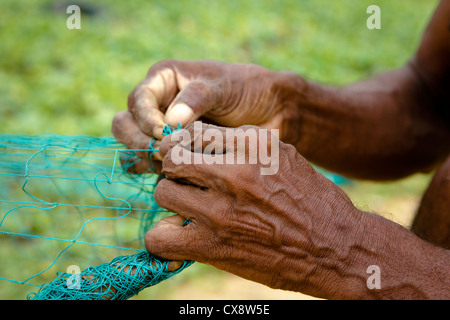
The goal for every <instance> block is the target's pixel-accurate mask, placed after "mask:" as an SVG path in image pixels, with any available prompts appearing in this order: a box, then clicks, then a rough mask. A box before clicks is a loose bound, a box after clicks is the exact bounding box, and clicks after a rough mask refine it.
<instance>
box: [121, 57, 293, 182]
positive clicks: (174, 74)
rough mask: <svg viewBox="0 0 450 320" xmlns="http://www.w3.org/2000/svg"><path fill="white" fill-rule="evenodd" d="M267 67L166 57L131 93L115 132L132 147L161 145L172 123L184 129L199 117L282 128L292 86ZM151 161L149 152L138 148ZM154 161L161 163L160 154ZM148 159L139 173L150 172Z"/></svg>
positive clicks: (229, 123) (232, 124) (138, 168)
mask: <svg viewBox="0 0 450 320" xmlns="http://www.w3.org/2000/svg"><path fill="white" fill-rule="evenodd" d="M282 74H283V73H279V72H273V71H270V70H267V69H265V68H263V67H261V66H257V65H251V64H241V65H237V64H227V63H223V62H218V61H179V60H165V61H162V62H159V63H157V64H155V65H154V66H152V67H151V68H150V70H149V72H148V74H147V77H146V78H145V80H144V81H142V82H141V83H140V84H138V85H137V87H136V88H135V89H134V90H133V91H132V92H131V93H130V95H129V97H128V110H127V111H123V112H120V113H118V114H117V115H116V116H115V117H114V121H113V128H112V132H113V135H114V136H115V138H116V139H117V141H119V142H121V143H124V144H126V145H127V146H128V147H129V148H131V149H148V146H149V142H150V141H151V140H152V139H153V138H156V139H157V141H156V142H155V144H154V147H155V148H156V149H157V148H158V146H159V143H160V140H161V139H162V138H163V135H162V133H163V128H164V126H165V125H166V124H169V125H171V126H173V127H176V126H177V125H178V124H179V123H181V125H182V126H183V127H184V126H186V125H187V124H189V123H192V122H194V121H195V120H198V119H201V120H203V121H205V120H206V122H210V123H215V124H218V125H222V126H228V127H237V126H241V125H256V126H260V127H263V128H267V129H280V130H281V124H282V122H283V117H284V115H283V114H284V112H283V110H284V109H285V107H286V105H288V104H289V90H286V89H283V87H282V86H281V85H280V84H279V82H278V80H277V79H279V75H282ZM136 153H137V155H138V156H139V157H141V158H144V159H146V154H145V152H140V153H139V152H136ZM153 160H157V161H160V160H161V157H160V155H159V154H158V153H155V154H153ZM148 168H149V164H148V162H147V161H144V162H142V161H141V162H139V163H138V164H136V165H135V166H134V168H133V171H134V172H137V173H139V172H145V171H147V170H148Z"/></svg>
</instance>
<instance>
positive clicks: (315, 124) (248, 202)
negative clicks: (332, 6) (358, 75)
mask: <svg viewBox="0 0 450 320" xmlns="http://www.w3.org/2000/svg"><path fill="white" fill-rule="evenodd" d="M449 26H450V1H449V0H442V1H441V3H440V4H439V6H438V8H437V9H436V12H435V14H434V15H433V17H432V19H431V21H430V24H429V26H428V28H427V30H426V31H425V33H424V36H423V40H422V43H421V44H420V46H419V48H418V50H417V52H416V54H415V55H414V56H413V57H412V58H411V60H410V61H409V62H408V63H407V64H406V65H405V66H403V67H401V68H399V69H396V70H392V71H388V72H385V73H382V74H379V75H376V76H374V77H373V78H370V79H367V80H365V81H361V82H357V83H354V84H349V85H347V86H344V87H341V88H336V87H330V86H324V85H322V84H318V83H313V82H310V81H308V80H306V79H304V78H303V77H301V76H298V75H296V74H293V73H290V72H274V71H270V70H267V69H265V68H262V67H259V66H255V65H230V64H226V63H222V62H216V61H178V60H167V61H162V62H160V63H158V64H156V65H154V66H153V67H151V68H150V70H149V73H148V75H147V78H146V79H145V80H144V81H143V82H142V83H141V84H139V85H138V86H137V87H136V89H135V90H134V91H133V92H132V93H131V94H130V96H129V100H128V110H127V111H124V112H121V113H119V114H118V115H117V116H116V117H115V118H114V121H113V134H114V136H115V137H116V138H117V140H118V141H121V142H123V143H125V144H127V145H128V146H129V147H130V148H133V149H136V148H138V149H140V148H143V149H145V148H147V147H148V143H149V141H150V140H151V139H152V138H153V137H155V138H157V139H158V141H157V143H156V144H155V147H159V148H160V152H159V153H156V154H154V158H153V160H154V161H155V163H156V164H157V169H156V170H157V171H158V172H162V173H164V174H165V176H166V179H163V180H161V181H160V182H159V184H158V185H157V188H156V190H155V199H156V201H157V202H158V203H159V204H160V205H161V206H162V207H164V208H167V209H168V210H170V211H172V212H174V213H176V215H174V216H172V217H169V218H166V219H163V220H161V221H160V222H158V223H157V225H156V226H155V227H154V228H153V229H152V230H150V231H149V232H148V233H147V235H146V245H147V249H148V250H149V251H150V252H151V253H153V254H155V255H158V256H160V257H163V258H166V259H169V260H174V261H176V260H184V259H189V260H195V261H199V262H203V263H208V264H211V265H213V266H215V267H217V268H220V269H223V270H226V271H229V272H232V273H234V274H237V275H239V276H241V277H244V278H247V279H251V280H253V281H257V282H260V283H263V284H265V285H268V286H271V287H274V288H282V289H287V290H293V291H299V292H303V293H306V294H310V295H314V296H317V297H322V298H330V299H333V298H337V299H342V298H344V299H358V298H364V299H366V298H391V299H411V298H432V299H436V298H444V299H448V298H450V290H449V288H450V279H449V277H448V272H449V271H450V270H449V269H450V267H449V266H450V252H449V251H448V250H447V249H446V248H449V246H450V243H449V239H450V236H449V235H450V197H449V196H448V192H449V190H450V189H449V181H450V111H449V109H450V94H449V92H450V90H449V88H450V59H448V57H449V56H450V27H449ZM198 119H199V120H202V121H205V122H208V123H213V124H216V125H219V126H220V127H214V128H216V129H218V130H225V127H239V126H242V125H254V126H257V128H275V129H279V139H280V140H276V142H274V140H270V139H269V140H268V141H271V142H270V143H269V142H267V141H266V140H265V141H261V140H258V142H257V144H258V147H260V145H261V144H267V143H269V144H272V143H278V144H279V161H280V162H279V171H278V172H277V173H276V174H274V175H267V176H263V175H261V174H260V168H261V167H262V166H263V165H262V164H261V163H257V164H245V165H237V164H221V165H219V164H206V163H202V164H195V165H194V164H183V163H182V164H175V163H174V161H173V160H174V159H173V150H174V148H175V146H176V145H177V143H175V142H174V141H173V139H172V138H171V137H173V135H169V136H167V137H165V138H164V139H163V136H162V128H163V126H164V125H165V124H166V123H169V124H171V125H172V126H176V125H177V124H178V123H181V124H182V125H183V127H184V128H186V129H187V130H191V131H192V130H193V129H192V122H194V121H195V120H198ZM207 128H212V127H208V125H206V124H204V126H203V129H204V130H206V129H207ZM249 128H253V129H254V128H255V127H248V126H244V127H242V129H244V130H248V129H249ZM258 130H262V129H258ZM161 140H162V141H161ZM207 145H208V144H207V143H204V144H203V145H202V148H201V149H202V150H204V149H205V148H206V147H207ZM234 147H236V146H233V148H234ZM269 147H271V145H269ZM186 148H188V147H186ZM229 148H232V147H231V146H230V147H227V149H225V150H222V152H224V153H225V154H226V153H227V152H231V149H229ZM202 150H199V149H195V150H194V149H190V150H189V152H190V155H191V156H194V153H199V152H201V151H202ZM138 155H139V156H141V157H142V158H144V159H146V158H145V154H144V153H143V154H138ZM216 156H223V155H221V153H218V154H216ZM309 162H314V163H316V164H318V165H321V166H323V167H325V168H327V169H329V170H332V171H335V172H338V173H340V174H343V175H345V176H348V177H352V178H356V179H370V180H379V181H387V180H394V179H400V178H403V177H406V176H409V175H411V174H413V173H417V172H429V171H432V170H435V171H436V174H435V178H434V179H433V180H432V182H431V184H430V186H429V189H428V190H427V192H426V193H425V195H424V198H423V201H422V204H421V206H420V209H419V213H418V215H417V217H416V219H415V221H414V225H413V228H412V231H413V232H412V231H410V230H407V229H406V228H403V227H401V226H400V225H397V224H395V223H393V222H391V221H389V220H386V219H384V218H382V217H379V216H377V215H374V214H371V213H367V212H362V211H360V210H358V209H357V208H355V207H354V206H353V205H352V203H351V201H350V200H349V199H348V197H347V196H346V195H345V194H344V193H343V192H342V191H341V190H340V189H339V188H338V187H337V186H336V185H334V184H333V183H331V182H330V181H328V180H327V179H325V178H324V177H323V176H322V175H320V174H319V173H317V172H316V171H315V170H314V169H313V168H312V167H311V166H310V165H309ZM148 169H149V164H148V162H147V161H141V162H139V163H138V164H137V165H136V166H135V168H133V170H134V171H135V172H146V171H147V170H148ZM186 219H188V220H190V221H191V223H190V224H189V225H187V226H183V222H184V221H185V220H186ZM417 235H419V236H420V237H419V236H417ZM370 265H377V266H379V267H380V269H381V272H382V274H381V281H382V287H381V288H380V289H369V288H368V287H367V285H366V280H367V278H368V277H369V275H368V274H367V272H366V270H367V268H368V266H370Z"/></svg>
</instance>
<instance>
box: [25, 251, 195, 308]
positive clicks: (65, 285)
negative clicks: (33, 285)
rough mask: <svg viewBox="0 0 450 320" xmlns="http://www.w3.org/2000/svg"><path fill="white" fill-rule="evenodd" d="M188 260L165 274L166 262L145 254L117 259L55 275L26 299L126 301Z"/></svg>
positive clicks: (178, 270)
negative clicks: (70, 272) (80, 270)
mask: <svg viewBox="0 0 450 320" xmlns="http://www.w3.org/2000/svg"><path fill="white" fill-rule="evenodd" d="M192 263H193V262H192V261H185V262H184V263H183V265H182V266H181V267H180V268H179V269H177V270H174V271H168V270H167V268H168V265H169V262H168V261H162V260H159V259H157V258H156V257H154V256H151V255H150V254H149V253H148V252H147V251H141V252H139V253H137V254H134V255H129V256H121V257H117V258H115V259H113V260H112V261H111V262H110V263H105V264H102V265H99V266H96V267H89V268H88V269H86V270H84V271H83V272H81V273H74V274H69V273H59V275H58V277H57V278H56V279H55V280H54V281H53V282H51V283H50V284H48V285H44V286H42V288H41V290H40V291H39V292H38V293H37V294H33V293H32V294H30V295H29V296H28V299H30V300H126V299H129V298H131V297H133V296H135V295H136V294H138V293H139V292H140V291H141V290H143V289H145V288H148V287H150V286H153V285H156V284H158V283H160V282H161V281H164V280H167V279H169V278H170V277H172V276H174V275H176V274H177V273H179V272H181V271H182V270H184V269H185V268H187V267H188V266H190V265H191V264H192Z"/></svg>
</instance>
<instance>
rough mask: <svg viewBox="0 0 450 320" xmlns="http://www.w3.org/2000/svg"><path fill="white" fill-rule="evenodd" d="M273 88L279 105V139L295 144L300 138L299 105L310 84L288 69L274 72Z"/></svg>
mask: <svg viewBox="0 0 450 320" xmlns="http://www.w3.org/2000/svg"><path fill="white" fill-rule="evenodd" d="M273 79H274V89H273V91H274V92H275V94H276V96H277V101H278V103H279V105H280V107H281V110H280V115H281V119H282V120H281V128H280V140H282V141H283V142H285V143H289V144H292V145H294V146H295V145H297V144H298V141H299V138H300V131H299V123H300V122H301V117H302V110H301V106H302V105H304V104H305V101H306V100H307V97H306V92H307V91H308V87H309V86H310V84H309V83H308V81H307V80H306V79H304V78H302V77H301V76H299V75H298V74H296V73H293V72H290V71H279V72H274V75H273Z"/></svg>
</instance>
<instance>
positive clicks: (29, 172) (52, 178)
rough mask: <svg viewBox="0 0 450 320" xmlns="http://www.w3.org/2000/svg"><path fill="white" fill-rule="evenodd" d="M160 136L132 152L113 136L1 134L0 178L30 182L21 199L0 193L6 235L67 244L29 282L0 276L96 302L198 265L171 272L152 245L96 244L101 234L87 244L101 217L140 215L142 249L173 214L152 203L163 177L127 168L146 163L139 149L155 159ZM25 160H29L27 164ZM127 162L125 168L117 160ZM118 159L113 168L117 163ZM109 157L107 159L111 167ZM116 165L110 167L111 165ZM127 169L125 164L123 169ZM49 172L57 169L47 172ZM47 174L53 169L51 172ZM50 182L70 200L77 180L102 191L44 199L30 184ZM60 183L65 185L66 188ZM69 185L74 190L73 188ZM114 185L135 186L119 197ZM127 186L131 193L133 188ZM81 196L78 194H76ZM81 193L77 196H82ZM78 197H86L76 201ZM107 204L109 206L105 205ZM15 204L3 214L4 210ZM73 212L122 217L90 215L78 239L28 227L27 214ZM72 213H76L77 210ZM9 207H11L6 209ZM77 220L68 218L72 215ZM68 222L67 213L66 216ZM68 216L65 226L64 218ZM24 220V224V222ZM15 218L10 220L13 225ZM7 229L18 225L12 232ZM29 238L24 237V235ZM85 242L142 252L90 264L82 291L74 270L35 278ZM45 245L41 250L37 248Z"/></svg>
mask: <svg viewBox="0 0 450 320" xmlns="http://www.w3.org/2000/svg"><path fill="white" fill-rule="evenodd" d="M179 129H181V126H180V125H179V126H178V127H177V128H172V127H169V126H166V127H165V128H164V132H163V134H165V135H167V134H170V133H172V132H173V131H174V130H179ZM154 142H155V140H154V139H153V140H151V141H150V143H149V148H148V149H142V150H129V149H126V147H124V146H123V145H121V144H119V143H117V142H116V141H115V140H114V139H113V138H98V137H90V136H55V135H37V136H27V135H8V134H1V135H0V179H5V180H6V181H7V182H9V181H10V180H11V181H12V180H13V179H16V180H17V179H18V180H20V179H23V184H22V186H21V190H22V192H23V195H25V196H26V198H27V199H18V200H14V199H11V198H10V197H8V195H7V194H6V195H3V194H2V193H0V204H1V205H2V207H1V208H0V214H2V215H3V216H2V218H1V219H0V239H3V238H5V237H8V238H9V239H10V238H15V239H16V238H17V239H30V240H29V241H44V240H45V241H47V242H53V241H54V242H58V243H61V244H66V245H65V246H64V247H63V248H62V249H61V250H60V251H59V252H58V254H57V255H56V256H55V257H54V259H53V260H51V261H49V263H48V264H47V266H45V267H44V268H43V269H42V270H40V271H39V272H36V273H34V274H32V275H29V276H27V277H25V279H24V280H20V279H12V278H8V277H0V280H6V281H9V282H12V283H15V284H18V285H29V286H33V287H37V288H39V290H38V292H37V293H30V294H29V295H28V297H27V298H28V299H43V300H55V299H57V300H65V299H75V300H93V299H94V300H97V299H128V298H130V297H132V296H134V295H136V294H138V293H139V292H140V291H141V290H143V289H145V288H147V287H149V286H152V285H155V284H157V283H159V282H161V281H163V280H165V279H168V278H170V277H172V276H174V275H175V274H178V273H179V272H181V271H182V270H184V269H185V268H187V267H188V266H190V265H191V264H192V261H185V262H184V263H183V265H182V266H181V268H179V269H178V270H175V271H168V270H167V266H168V262H167V261H163V260H160V259H158V258H156V257H153V256H151V255H150V254H149V253H148V252H147V251H146V250H142V249H139V248H132V247H129V246H128V245H113V244H105V243H97V242H96V241H94V240H96V239H93V240H92V241H86V240H85V239H82V238H81V237H82V236H84V233H85V229H87V227H89V226H90V225H92V224H95V222H100V221H112V220H120V221H122V220H125V218H127V219H134V220H139V224H140V226H139V230H138V232H137V234H136V240H139V241H140V246H141V247H142V246H143V240H142V239H143V236H144V235H145V232H146V231H147V230H148V229H150V228H151V227H152V226H153V224H154V223H155V222H156V220H157V219H158V218H160V217H161V216H164V215H167V214H170V213H168V212H166V211H165V210H163V209H161V208H159V206H158V205H157V204H156V203H155V202H154V200H153V190H154V187H155V186H156V183H157V181H158V177H157V175H156V174H154V173H147V174H145V175H136V174H128V173H127V172H128V170H129V169H130V168H132V166H133V165H134V164H136V163H137V162H139V161H141V160H142V159H139V158H138V157H137V156H136V152H137V151H145V152H147V156H148V159H147V160H149V161H150V160H151V156H152V155H153V153H154V152H157V151H158V150H156V149H155V148H154V147H153V145H154ZM22 159H26V161H20V160H22ZM119 159H120V161H121V166H117V165H116V162H117V161H118V160H119ZM111 161H112V165H111V163H110V162H111ZM104 162H107V163H108V164H107V165H105V164H104ZM109 165H111V166H110V167H109ZM119 167H120V168H119ZM47 171H50V173H46V172H47ZM44 173H46V174H44ZM37 180H41V181H45V182H51V185H54V186H55V188H56V190H57V192H58V194H59V195H61V196H62V197H64V198H71V193H73V192H74V191H80V190H71V189H70V185H71V184H74V183H86V184H88V185H89V186H93V187H92V188H93V189H94V190H95V191H94V192H92V193H88V194H89V196H92V197H95V201H96V203H94V204H83V203H76V201H75V202H73V203H71V202H64V201H61V202H60V201H59V199H57V201H48V200H45V197H44V196H43V195H39V194H36V193H40V192H39V191H41V190H40V189H39V188H38V189H33V187H32V186H30V185H29V184H30V181H33V182H35V181H37ZM60 183H64V184H63V185H62V186H61V185H60ZM66 185H69V187H68V188H67V190H66V188H65V187H66ZM111 186H114V187H115V186H118V187H119V186H120V187H126V188H128V189H129V188H132V190H134V191H133V192H132V193H131V194H127V196H126V197H124V198H122V197H115V196H111V195H109V194H108V192H109V191H108V192H107V191H105V190H104V189H108V187H111ZM44 189H45V188H44ZM128 189H127V190H128ZM75 193H76V192H75ZM75 197H76V195H75ZM76 200H80V202H82V201H81V200H83V199H80V198H77V199H76ZM143 201H144V202H145V207H144V208H139V207H136V206H134V203H135V202H143ZM102 202H104V205H102V204H101V203H102ZM3 206H4V207H11V206H12V208H10V209H9V210H6V212H5V211H4V207H3ZM65 209H67V210H72V211H73V212H75V213H76V214H77V215H79V218H80V219H82V218H83V217H84V216H85V215H87V214H86V212H91V211H97V210H104V211H107V212H108V213H110V212H115V213H116V215H115V216H107V217H94V218H86V220H85V221H84V222H83V223H82V225H81V227H80V229H79V230H78V232H77V233H76V234H75V236H73V237H57V236H52V235H42V234H39V233H33V232H28V229H26V227H25V226H22V220H20V216H21V215H22V214H24V212H26V213H28V211H29V212H33V215H34V214H36V215H37V214H39V212H49V215H53V213H52V212H53V211H54V210H65ZM72 211H71V214H73V212H72ZM3 212H5V213H4V214H3ZM70 218H72V217H68V218H67V219H70ZM64 219H65V218H64ZM64 219H63V220H62V223H63V224H64V222H65V220H64ZM10 222H15V223H16V224H17V226H18V227H17V229H16V230H13V229H12V228H11V226H10V225H14V223H10ZM24 222H25V221H24ZM9 223H10V224H9ZM8 228H11V230H9V229H8ZM21 241H24V240H21ZM75 245H76V246H80V245H82V246H85V247H86V248H87V249H86V250H89V249H88V248H91V249H92V248H96V247H98V248H103V247H105V248H108V249H109V248H111V249H117V250H131V251H134V252H137V253H134V254H130V255H120V256H117V257H116V258H114V259H113V260H112V261H111V262H109V263H103V264H99V265H97V266H91V267H88V268H86V269H85V270H84V271H82V272H81V273H80V274H78V279H80V285H79V288H72V287H70V285H68V280H70V278H71V277H73V274H68V273H65V272H58V273H57V278H56V279H55V280H53V281H51V282H50V283H48V284H45V285H39V284H36V283H32V282H33V280H35V279H37V278H38V277H39V276H41V275H42V274H44V273H46V272H48V271H49V270H50V269H51V268H52V267H53V266H55V264H56V263H57V262H58V261H59V260H60V259H61V257H63V256H65V255H66V254H67V253H68V252H70V251H71V250H72V248H73V247H74V246H75ZM17 250H21V248H20V246H18V248H17ZM37 250H39V248H37Z"/></svg>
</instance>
